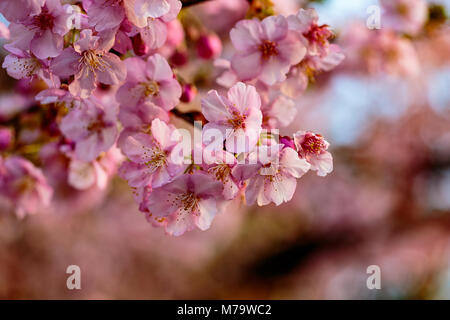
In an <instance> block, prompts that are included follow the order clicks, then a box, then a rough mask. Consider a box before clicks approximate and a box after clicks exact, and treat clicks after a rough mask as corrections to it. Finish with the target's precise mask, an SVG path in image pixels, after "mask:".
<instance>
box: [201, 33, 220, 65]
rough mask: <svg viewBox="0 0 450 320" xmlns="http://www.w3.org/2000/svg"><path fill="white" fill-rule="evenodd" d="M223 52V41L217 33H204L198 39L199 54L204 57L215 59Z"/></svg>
mask: <svg viewBox="0 0 450 320" xmlns="http://www.w3.org/2000/svg"><path fill="white" fill-rule="evenodd" d="M221 53H222V41H220V38H219V37H218V36H216V35H215V34H209V35H202V36H200V38H199V39H198V40H197V54H198V56H199V57H200V58H203V59H213V58H217V57H218V56H220V54H221Z"/></svg>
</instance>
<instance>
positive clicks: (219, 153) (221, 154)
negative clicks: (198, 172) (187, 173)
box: [203, 150, 241, 200]
mask: <svg viewBox="0 0 450 320" xmlns="http://www.w3.org/2000/svg"><path fill="white" fill-rule="evenodd" d="M203 158H204V160H205V168H206V171H207V172H208V173H209V174H210V175H211V176H213V177H214V178H215V179H216V180H217V181H219V182H221V183H222V185H223V197H224V199H225V200H232V199H234V198H235V197H236V195H237V194H238V192H239V191H240V189H241V181H240V180H239V177H235V176H234V175H233V168H234V167H236V165H237V163H238V162H237V159H236V158H235V157H234V155H233V154H232V153H229V152H227V151H224V150H213V151H212V152H211V153H208V152H207V150H204V153H203Z"/></svg>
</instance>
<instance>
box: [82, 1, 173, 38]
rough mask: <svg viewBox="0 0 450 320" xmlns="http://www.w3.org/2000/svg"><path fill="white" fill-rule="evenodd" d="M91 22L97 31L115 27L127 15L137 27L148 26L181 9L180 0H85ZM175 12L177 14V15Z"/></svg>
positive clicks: (84, 3)
mask: <svg viewBox="0 0 450 320" xmlns="http://www.w3.org/2000/svg"><path fill="white" fill-rule="evenodd" d="M83 5H84V7H85V9H86V11H87V13H88V16H89V22H90V23H91V25H92V26H95V29H96V30H97V31H102V30H105V29H113V28H115V27H117V26H118V25H120V23H121V22H122V21H123V19H124V18H125V17H126V18H127V19H128V20H129V21H130V22H131V23H132V24H134V25H135V26H136V27H140V28H143V27H146V26H147V24H148V23H149V22H150V21H151V20H154V19H157V18H160V17H163V16H165V15H168V14H173V11H176V10H178V11H177V12H176V14H178V12H179V11H180V9H181V2H180V1H178V0H92V1H86V0H85V1H83ZM176 14H175V16H176Z"/></svg>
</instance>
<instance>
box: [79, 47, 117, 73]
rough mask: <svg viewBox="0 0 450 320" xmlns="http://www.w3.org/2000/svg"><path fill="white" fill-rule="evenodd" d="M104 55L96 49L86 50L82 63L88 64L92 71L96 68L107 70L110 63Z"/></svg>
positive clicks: (81, 59)
mask: <svg viewBox="0 0 450 320" xmlns="http://www.w3.org/2000/svg"><path fill="white" fill-rule="evenodd" d="M102 57H103V55H102V54H101V53H98V52H95V51H94V50H86V51H85V52H83V56H82V57H81V58H80V63H81V64H84V65H85V66H87V67H88V68H89V69H91V71H92V72H94V71H96V70H99V71H105V70H106V69H108V68H110V65H109V64H108V63H107V62H106V61H105V60H104V59H103V58H102Z"/></svg>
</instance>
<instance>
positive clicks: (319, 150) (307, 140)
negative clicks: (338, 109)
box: [294, 131, 333, 177]
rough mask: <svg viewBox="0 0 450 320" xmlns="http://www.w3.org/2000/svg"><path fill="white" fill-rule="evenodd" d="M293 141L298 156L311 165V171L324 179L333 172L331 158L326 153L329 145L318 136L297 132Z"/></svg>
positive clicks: (306, 132)
mask: <svg viewBox="0 0 450 320" xmlns="http://www.w3.org/2000/svg"><path fill="white" fill-rule="evenodd" d="M294 141H295V145H296V147H297V151H298V154H299V156H300V157H301V158H302V159H305V160H306V161H308V163H309V164H311V170H314V171H317V175H318V176H321V177H324V176H326V175H327V174H329V173H330V172H331V171H333V157H332V156H331V153H329V152H328V151H327V149H328V146H329V145H330V144H329V143H328V142H327V141H326V140H325V139H324V138H323V137H322V136H321V135H320V134H314V133H312V132H309V131H298V132H297V133H295V134H294Z"/></svg>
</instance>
